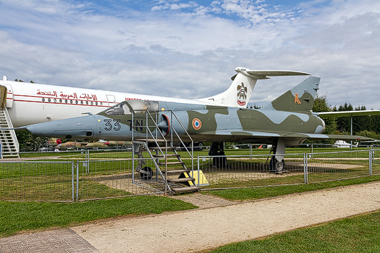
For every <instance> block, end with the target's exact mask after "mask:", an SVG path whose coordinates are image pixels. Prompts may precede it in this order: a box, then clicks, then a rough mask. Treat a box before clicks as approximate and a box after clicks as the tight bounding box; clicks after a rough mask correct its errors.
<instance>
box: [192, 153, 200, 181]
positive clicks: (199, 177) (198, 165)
mask: <svg viewBox="0 0 380 253" xmlns="http://www.w3.org/2000/svg"><path fill="white" fill-rule="evenodd" d="M197 168H198V185H197V186H198V187H199V178H200V176H199V156H197ZM193 173H194V171H193Z"/></svg>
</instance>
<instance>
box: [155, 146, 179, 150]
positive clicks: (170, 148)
mask: <svg viewBox="0 0 380 253" xmlns="http://www.w3.org/2000/svg"><path fill="white" fill-rule="evenodd" d="M150 149H152V150H157V149H159V148H158V147H151V148H150ZM160 149H161V150H163V149H165V147H160ZM167 149H168V150H175V149H176V147H170V146H168V147H167Z"/></svg>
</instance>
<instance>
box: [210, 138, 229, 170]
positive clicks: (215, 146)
mask: <svg viewBox="0 0 380 253" xmlns="http://www.w3.org/2000/svg"><path fill="white" fill-rule="evenodd" d="M208 155H209V156H219V157H213V158H212V164H213V165H214V166H216V167H219V168H225V167H226V166H227V157H226V155H225V154H224V145H223V142H213V143H211V147H210V150H209V151H208Z"/></svg>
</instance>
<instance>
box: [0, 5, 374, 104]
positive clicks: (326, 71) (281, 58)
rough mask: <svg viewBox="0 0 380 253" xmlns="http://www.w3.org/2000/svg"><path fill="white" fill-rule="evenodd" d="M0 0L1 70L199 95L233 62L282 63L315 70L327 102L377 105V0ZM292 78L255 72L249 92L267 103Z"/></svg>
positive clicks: (223, 84) (223, 81)
mask: <svg viewBox="0 0 380 253" xmlns="http://www.w3.org/2000/svg"><path fill="white" fill-rule="evenodd" d="M21 2H22V4H21ZM1 4H2V8H1V9H0V15H1V16H2V28H1V30H0V39H1V41H2V43H0V57H1V59H7V60H6V61H4V60H2V61H1V62H0V72H1V73H0V74H3V75H8V76H9V77H10V79H14V78H21V79H23V80H31V79H32V80H34V81H38V82H43V83H54V84H61V85H72V86H83V87H93V88H107V89H112V90H120V91H128V92H136V93H149V94H155V93H156V94H159V95H165V96H176V97H181V96H183V97H198V98H199V97H206V96H211V95H213V94H215V93H218V92H222V91H223V90H224V89H226V88H227V87H228V86H229V84H230V83H231V80H230V77H231V76H232V75H234V74H235V73H234V68H235V67H237V66H244V67H247V68H252V69H290V70H300V71H306V72H309V73H312V74H314V75H317V76H320V77H321V78H322V81H321V85H320V88H321V90H320V93H321V94H327V98H328V100H329V102H330V103H332V104H337V105H339V104H343V103H344V102H350V103H352V104H353V105H360V104H365V105H367V107H369V108H370V107H373V108H376V109H380V101H379V99H378V95H375V94H376V90H377V91H378V88H377V87H378V85H379V84H378V82H379V81H378V80H377V79H378V78H377V73H378V69H379V67H380V59H379V58H380V46H379V45H380V32H379V31H380V22H379V21H380V2H378V1H377V0H376V1H375V0H364V1H360V2H358V1H353V0H346V1H343V0H342V1H327V2H323V1H319V2H318V1H314V2H305V3H302V4H300V5H299V6H298V8H296V9H286V8H285V7H283V6H277V8H272V7H271V6H269V5H268V4H266V3H265V2H264V1H256V2H255V1H244V0H235V1H233V0H226V1H214V2H212V3H211V4H210V5H209V6H202V4H200V3H197V2H195V1H193V2H183V1H181V2H179V1H170V2H169V1H160V2H157V3H156V4H155V7H152V10H154V11H148V12H143V13H142V12H141V11H138V10H134V9H131V7H129V8H120V10H109V11H108V12H107V11H104V12H99V11H95V9H93V8H95V7H94V6H95V4H93V3H90V2H86V3H76V2H74V1H72V2H66V1H59V0H55V1H38V0H34V1H32V0H28V1H20V0H12V1H4V0H3V1H1ZM108 13H112V15H111V14H108ZM301 79H302V78H301ZM299 81H301V80H300V78H298V79H297V78H290V77H286V78H285V77H284V78H273V79H271V80H266V81H259V83H258V84H257V85H256V88H255V91H254V96H253V101H255V102H258V103H262V104H263V103H267V102H269V100H270V99H271V98H273V97H276V96H278V95H280V94H281V93H283V92H285V91H286V90H288V89H290V88H291V87H292V86H293V85H295V84H296V83H297V82H299Z"/></svg>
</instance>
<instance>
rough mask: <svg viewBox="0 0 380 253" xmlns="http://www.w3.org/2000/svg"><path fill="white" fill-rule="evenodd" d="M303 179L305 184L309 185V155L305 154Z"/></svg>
mask: <svg viewBox="0 0 380 253" xmlns="http://www.w3.org/2000/svg"><path fill="white" fill-rule="evenodd" d="M303 179H304V183H305V184H308V183H309V175H308V168H307V153H303Z"/></svg>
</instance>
